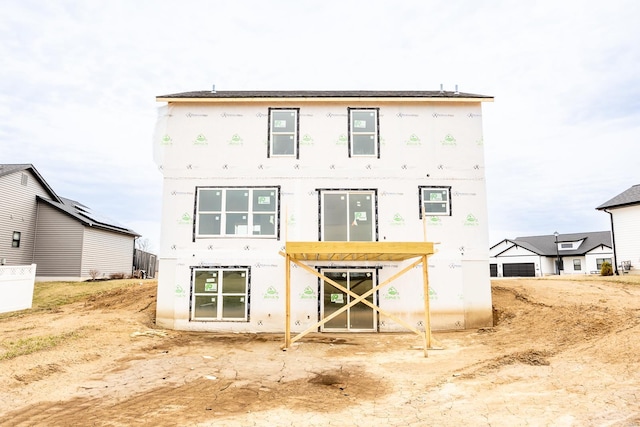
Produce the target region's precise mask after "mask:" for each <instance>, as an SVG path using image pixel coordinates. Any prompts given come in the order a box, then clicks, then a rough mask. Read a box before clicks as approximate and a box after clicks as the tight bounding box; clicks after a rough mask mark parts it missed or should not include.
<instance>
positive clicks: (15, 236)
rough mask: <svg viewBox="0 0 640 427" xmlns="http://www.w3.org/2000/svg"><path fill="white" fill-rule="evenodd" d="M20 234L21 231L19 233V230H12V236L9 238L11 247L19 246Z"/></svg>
mask: <svg viewBox="0 0 640 427" xmlns="http://www.w3.org/2000/svg"><path fill="white" fill-rule="evenodd" d="M21 236H22V233H20V232H19V231H14V232H13V238H12V240H11V247H12V248H19V247H20V238H21Z"/></svg>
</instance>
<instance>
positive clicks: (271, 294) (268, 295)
mask: <svg viewBox="0 0 640 427" xmlns="http://www.w3.org/2000/svg"><path fill="white" fill-rule="evenodd" d="M263 298H264V299H278V298H280V296H279V295H278V291H277V290H276V288H274V287H273V286H269V287H268V288H267V291H266V292H265V293H264V296H263Z"/></svg>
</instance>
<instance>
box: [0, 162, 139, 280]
mask: <svg viewBox="0 0 640 427" xmlns="http://www.w3.org/2000/svg"><path fill="white" fill-rule="evenodd" d="M0 196H1V198H2V204H0V215H1V216H0V218H2V219H1V220H0V261H1V263H2V264H5V265H30V264H36V266H37V267H36V280H78V279H86V278H89V277H90V273H89V272H90V270H97V271H98V272H99V273H100V277H102V276H109V275H110V274H112V273H125V274H131V272H132V266H133V252H134V244H135V239H136V237H139V234H137V233H136V232H135V231H133V230H130V229H128V228H127V227H125V226H123V225H120V224H118V223H116V222H115V221H113V220H111V219H108V218H105V217H104V216H102V215H100V214H99V213H96V212H94V211H92V210H91V209H90V208H89V207H87V206H85V205H83V204H81V203H79V202H76V201H73V200H70V199H66V198H64V197H60V196H58V195H57V194H56V193H55V192H54V191H53V189H52V188H51V187H50V186H49V185H48V184H47V182H46V181H45V180H44V178H42V176H41V175H40V173H38V171H37V170H36V168H35V167H34V166H33V165H31V164H2V165H0ZM2 236H3V237H2Z"/></svg>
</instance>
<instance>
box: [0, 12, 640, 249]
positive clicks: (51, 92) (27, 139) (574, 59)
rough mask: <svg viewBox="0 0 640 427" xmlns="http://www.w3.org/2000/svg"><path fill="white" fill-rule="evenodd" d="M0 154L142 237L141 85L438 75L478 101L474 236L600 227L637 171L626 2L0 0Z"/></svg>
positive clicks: (634, 82) (326, 82)
mask: <svg viewBox="0 0 640 427" xmlns="http://www.w3.org/2000/svg"><path fill="white" fill-rule="evenodd" d="M0 6H2V14H0V58H2V59H1V60H0V64H1V65H0V163H32V164H33V165H34V166H35V167H36V169H38V171H39V172H40V173H41V174H42V176H43V177H44V179H45V180H46V181H47V182H48V183H49V185H50V186H51V187H52V188H53V189H54V191H56V193H58V195H60V196H63V197H67V198H70V199H74V200H77V201H79V202H81V203H83V204H85V205H88V206H89V207H91V208H92V209H94V210H95V211H98V212H101V213H103V214H105V215H106V216H108V217H111V218H113V219H115V220H117V221H118V222H120V223H123V224H125V225H127V226H128V227H130V228H133V229H134V230H136V231H137V232H138V233H140V234H142V235H143V237H144V238H148V239H149V242H150V243H151V248H152V249H154V250H157V248H158V247H159V242H160V237H159V234H160V213H161V212H160V210H161V187H162V175H161V174H160V173H159V172H158V170H157V166H156V165H155V164H154V163H153V160H152V157H153V155H152V145H151V139H152V134H153V130H154V124H155V118H156V109H157V107H159V106H160V105H161V104H160V103H157V102H156V101H155V97H156V96H157V95H164V94H169V93H176V92H184V91H192V90H208V89H210V88H211V85H212V84H214V83H215V84H216V88H217V89H218V90H296V89H305V90H331V89H335V90H350V89H353V90H358V89H360V90H372V89H373V90H376V89H378V90H438V89H439V88H440V84H443V85H444V87H445V89H447V90H452V89H453V88H454V86H455V85H456V84H457V85H458V86H459V89H460V91H462V92H471V93H478V94H483V95H492V96H494V97H495V102H494V103H485V104H483V123H484V147H485V158H486V162H485V164H486V177H487V191H488V203H489V230H490V232H489V234H490V236H489V238H490V243H491V244H495V243H497V242H498V241H500V240H502V239H504V238H514V237H518V236H527V235H541V234H551V233H553V232H554V231H558V232H560V233H572V232H583V231H602V230H608V229H609V217H608V215H607V214H605V213H603V212H599V211H596V210H595V208H596V207H597V206H598V205H600V204H601V203H603V202H605V201H607V200H608V199H610V198H612V197H613V196H615V195H617V194H618V193H620V192H622V191H624V190H626V189H627V188H629V187H630V186H632V185H634V184H640V178H639V170H640V144H639V143H640V141H639V139H640V24H639V23H640V2H639V1H637V0H629V1H623V0H608V1H601V0H599V1H588V0H585V1H571V0H563V1H558V0H551V1H527V2H520V1H506V0H505V1H499V0H495V1H478V0H468V1H465V0H459V1H450V0H438V1H431V0H416V1H406V0H404V1H398V0H389V1H386V0H384V1H382V0H380V1H376V0H363V1H350V0H340V1H334V0H320V1H315V0H313V1H306V0H305V1H302V0H290V1H265V0H262V1H242V0H234V1H231V0H229V1H215V0H209V1H189V0H183V1H163V0H148V1H133V0H109V1H97V0H94V1H92V0H83V1H36V0H33V1H27V0H0Z"/></svg>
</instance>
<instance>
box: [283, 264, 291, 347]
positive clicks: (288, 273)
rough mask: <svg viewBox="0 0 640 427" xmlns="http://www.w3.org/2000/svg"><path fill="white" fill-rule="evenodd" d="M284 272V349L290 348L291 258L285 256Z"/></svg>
mask: <svg viewBox="0 0 640 427" xmlns="http://www.w3.org/2000/svg"><path fill="white" fill-rule="evenodd" d="M284 271H285V275H286V279H285V286H286V290H285V298H284V299H285V313H286V314H285V325H284V334H285V337H284V348H285V349H286V348H289V346H291V256H290V255H289V254H286V256H285V266H284Z"/></svg>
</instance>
